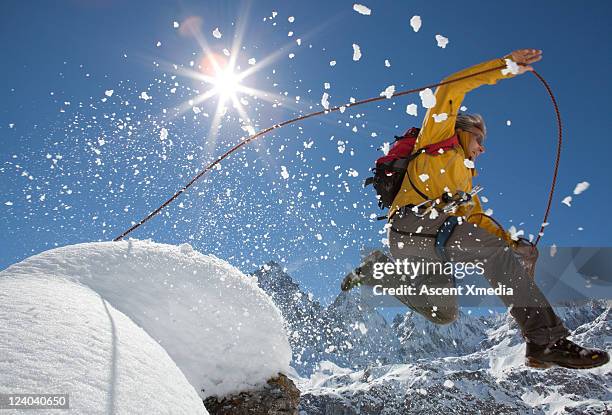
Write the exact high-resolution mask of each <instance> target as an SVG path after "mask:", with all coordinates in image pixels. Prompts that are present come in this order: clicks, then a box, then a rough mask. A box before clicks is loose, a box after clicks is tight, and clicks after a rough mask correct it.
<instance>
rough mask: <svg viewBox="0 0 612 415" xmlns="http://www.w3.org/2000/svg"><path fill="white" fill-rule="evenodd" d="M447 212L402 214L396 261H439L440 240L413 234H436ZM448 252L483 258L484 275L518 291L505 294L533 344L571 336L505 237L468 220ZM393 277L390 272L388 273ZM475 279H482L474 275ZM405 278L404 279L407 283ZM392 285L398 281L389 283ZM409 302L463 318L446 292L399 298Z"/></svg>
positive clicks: (425, 311)
mask: <svg viewBox="0 0 612 415" xmlns="http://www.w3.org/2000/svg"><path fill="white" fill-rule="evenodd" d="M446 218H447V216H446V215H440V216H438V217H437V218H435V219H429V218H428V217H424V218H419V217H418V216H416V215H413V214H407V215H405V216H403V215H401V214H396V215H395V216H394V217H393V219H392V221H391V227H390V228H389V245H390V249H391V254H392V255H393V257H394V259H396V260H398V259H400V260H402V259H408V260H411V259H412V260H414V259H417V258H419V259H421V260H422V259H426V260H431V261H439V260H440V259H439V257H438V255H437V253H436V251H435V248H434V239H433V238H430V237H424V236H415V235H408V233H415V232H417V230H418V231H419V233H424V234H432V235H433V234H436V232H437V230H438V228H439V227H440V225H442V223H443V222H444V220H445V219H446ZM446 255H447V256H448V257H449V259H450V261H451V262H465V263H468V262H476V261H478V262H481V263H482V265H483V268H484V277H485V278H486V279H487V280H488V281H489V284H490V285H491V287H497V286H498V285H499V284H503V285H505V286H507V287H511V288H512V289H513V295H512V296H508V295H506V296H500V298H501V300H502V301H503V302H504V304H505V305H506V306H508V307H511V309H510V313H511V314H512V316H513V317H514V319H515V320H516V321H517V323H518V325H519V327H520V328H521V331H522V333H523V337H524V338H525V339H526V341H527V342H532V343H536V344H549V343H552V342H554V341H556V340H558V339H560V338H563V337H566V336H567V335H569V332H568V331H567V329H566V328H565V326H564V325H563V323H562V322H561V320H560V319H559V318H558V317H557V315H556V314H555V312H554V310H553V309H552V307H551V306H550V304H549V303H548V301H547V300H546V298H545V297H544V295H543V294H542V292H541V291H540V289H539V288H538V286H537V285H536V284H535V281H534V280H533V279H532V278H531V277H529V276H528V275H527V274H526V273H525V270H524V269H523V268H522V266H521V265H520V263H519V261H518V260H517V258H516V257H515V255H514V254H513V252H512V249H511V248H510V247H509V246H508V245H507V244H506V242H505V241H504V240H503V239H500V238H498V237H497V236H495V235H493V234H491V233H489V232H488V231H486V230H485V229H483V228H480V227H478V226H476V225H474V224H471V223H467V222H463V223H462V224H460V225H457V226H456V227H455V229H454V231H453V232H452V234H451V236H450V239H449V240H448V243H447V244H446ZM385 278H388V276H385ZM391 278H392V279H393V278H395V281H396V283H405V282H407V281H406V280H407V279H406V276H401V275H397V276H395V277H393V276H391ZM470 278H478V277H475V276H472V277H470ZM402 280H403V281H402ZM412 283H413V284H415V285H416V286H418V285H421V284H427V286H428V287H434V286H435V287H454V286H455V279H454V277H452V276H447V275H427V274H425V275H421V276H418V277H417V278H416V279H414V280H413V281H412ZM384 285H386V286H388V285H392V283H391V281H387V283H386V284H384ZM397 298H398V299H399V300H400V301H402V302H403V303H404V304H406V305H408V306H409V307H411V308H413V309H415V310H416V311H418V312H419V313H420V314H422V315H423V316H424V317H426V318H427V319H429V320H431V321H433V322H435V323H438V324H448V323H450V322H452V321H454V320H455V319H456V318H457V314H458V305H457V298H456V297H455V296H452V295H444V296H426V295H417V296H397Z"/></svg>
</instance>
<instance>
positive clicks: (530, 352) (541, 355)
mask: <svg viewBox="0 0 612 415" xmlns="http://www.w3.org/2000/svg"><path fill="white" fill-rule="evenodd" d="M525 355H526V362H525V364H526V365H527V366H529V367H534V368H538V369H546V368H549V367H553V366H561V367H566V368H570V369H590V368H593V367H597V366H602V365H605V364H606V363H608V361H609V360H610V356H609V355H608V353H607V352H606V351H604V350H597V349H587V348H585V347H581V346H578V345H577V344H576V343H573V342H571V341H570V340H568V339H560V340H557V341H556V342H554V343H552V344H549V345H548V346H542V345H537V344H534V343H527V349H526V353H525Z"/></svg>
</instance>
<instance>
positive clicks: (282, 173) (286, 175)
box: [281, 166, 289, 180]
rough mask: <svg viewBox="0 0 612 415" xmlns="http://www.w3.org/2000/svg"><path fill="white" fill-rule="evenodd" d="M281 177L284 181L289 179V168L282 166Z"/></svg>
mask: <svg viewBox="0 0 612 415" xmlns="http://www.w3.org/2000/svg"><path fill="white" fill-rule="evenodd" d="M281 176H282V178H283V179H285V180H287V179H289V172H288V171H287V167H285V166H281Z"/></svg>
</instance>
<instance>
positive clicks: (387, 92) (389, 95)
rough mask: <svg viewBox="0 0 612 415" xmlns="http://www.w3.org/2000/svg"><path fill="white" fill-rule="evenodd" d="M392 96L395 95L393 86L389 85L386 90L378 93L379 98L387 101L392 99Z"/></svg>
mask: <svg viewBox="0 0 612 415" xmlns="http://www.w3.org/2000/svg"><path fill="white" fill-rule="evenodd" d="M393 94H395V85H389V86H388V87H387V88H385V90H384V91H382V92H381V93H380V96H384V97H386V98H387V99H390V98H392V97H393Z"/></svg>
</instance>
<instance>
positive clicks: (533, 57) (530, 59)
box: [510, 49, 542, 75]
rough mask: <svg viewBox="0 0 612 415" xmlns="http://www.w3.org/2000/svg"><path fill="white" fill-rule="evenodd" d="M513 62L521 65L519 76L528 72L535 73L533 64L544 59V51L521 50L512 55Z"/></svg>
mask: <svg viewBox="0 0 612 415" xmlns="http://www.w3.org/2000/svg"><path fill="white" fill-rule="evenodd" d="M510 57H511V58H512V60H513V61H514V62H516V63H518V64H519V75H520V74H522V73H525V72H527V71H533V67H532V66H531V64H532V63H535V62H537V61H539V60H541V59H542V51H541V50H539V49H519V50H515V51H514V52H512V53H511V54H510Z"/></svg>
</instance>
